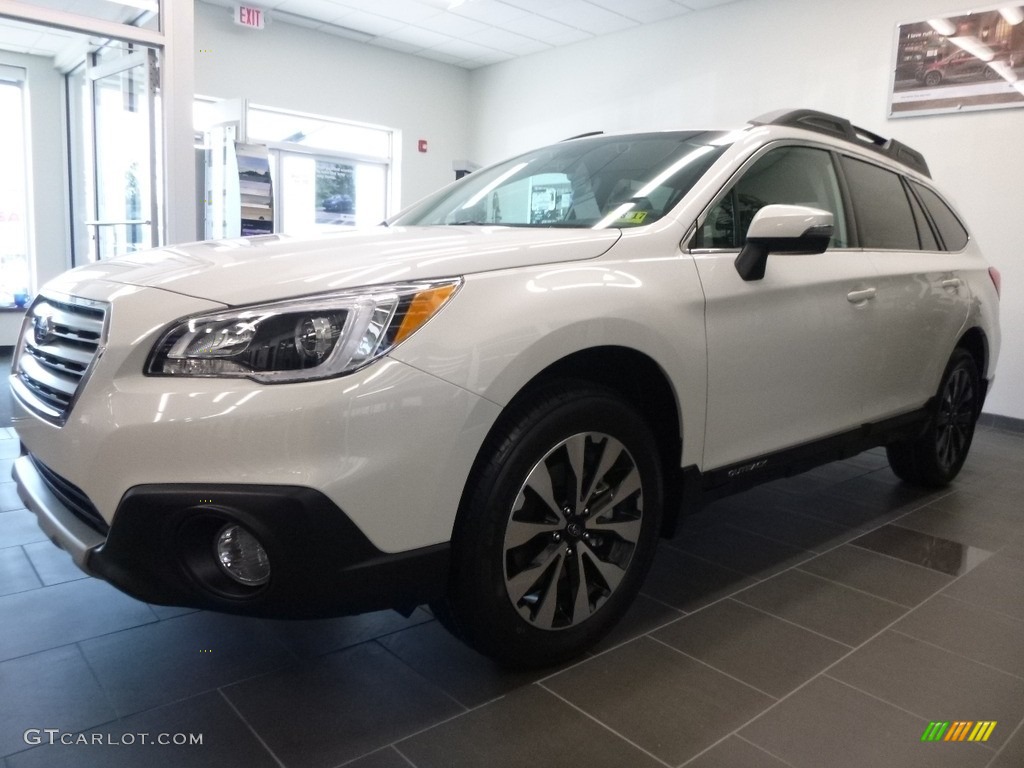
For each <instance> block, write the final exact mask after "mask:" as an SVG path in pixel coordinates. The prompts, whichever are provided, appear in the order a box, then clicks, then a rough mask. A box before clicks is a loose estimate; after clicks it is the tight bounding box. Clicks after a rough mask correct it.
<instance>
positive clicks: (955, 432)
mask: <svg viewBox="0 0 1024 768" xmlns="http://www.w3.org/2000/svg"><path fill="white" fill-rule="evenodd" d="M980 384H981V379H980V376H979V375H978V366H977V364H976V363H975V362H974V358H973V357H972V356H971V354H970V353H969V352H967V351H966V350H963V349H956V350H955V351H954V352H953V356H952V357H951V358H950V360H949V363H948V365H947V366H946V371H945V373H944V374H943V376H942V383H941V384H940V385H939V393H938V397H937V398H936V407H935V414H934V415H933V416H932V417H931V419H930V420H929V421H928V425H927V427H926V428H925V430H924V432H923V433H922V434H921V435H920V436H918V437H916V438H914V439H912V440H901V441H899V442H896V443H891V444H890V445H888V446H886V454H887V456H888V458H889V466H890V467H892V471H893V472H895V473H896V475H897V477H899V478H900V479H901V480H903V481H905V482H907V483H911V484H912V485H921V486H925V487H928V488H939V487H942V486H944V485H946V484H948V483H949V482H950V481H951V480H952V479H953V478H954V477H956V476H957V474H958V473H959V472H960V469H961V467H963V465H964V461H965V460H966V459H967V454H968V452H969V451H970V448H971V441H972V440H973V438H974V426H975V424H976V423H977V421H978V415H979V413H980V411H981V386H980Z"/></svg>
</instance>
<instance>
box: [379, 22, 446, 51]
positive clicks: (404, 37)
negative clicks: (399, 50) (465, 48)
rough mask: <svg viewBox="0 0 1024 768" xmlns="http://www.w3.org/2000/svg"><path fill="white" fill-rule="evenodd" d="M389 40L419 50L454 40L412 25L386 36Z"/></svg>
mask: <svg viewBox="0 0 1024 768" xmlns="http://www.w3.org/2000/svg"><path fill="white" fill-rule="evenodd" d="M387 37H388V39H389V40H398V41H399V42H401V43H408V44H409V45H415V46H419V47H420V48H436V47H437V46H439V45H441V43H447V42H448V41H450V40H453V39H454V38H452V37H449V36H448V35H442V34H439V33H437V32H433V31H432V30H429V29H422V28H421V27H414V26H412V25H409V26H406V27H402V28H401V29H397V30H395V31H394V32H392V33H391V34H389V35H388V36H387Z"/></svg>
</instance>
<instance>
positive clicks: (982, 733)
mask: <svg viewBox="0 0 1024 768" xmlns="http://www.w3.org/2000/svg"><path fill="white" fill-rule="evenodd" d="M995 727H996V721H995V720H979V721H977V722H973V721H971V720H954V721H953V722H949V721H948V720H947V721H945V722H931V723H928V727H927V728H925V729H924V733H922V734H921V741H988V737H989V736H991V735H992V731H993V730H995Z"/></svg>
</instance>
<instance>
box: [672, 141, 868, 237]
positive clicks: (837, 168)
mask: <svg viewBox="0 0 1024 768" xmlns="http://www.w3.org/2000/svg"><path fill="white" fill-rule="evenodd" d="M785 147H801V148H804V149H814V150H820V151H823V152H825V153H826V154H828V155H829V158H830V161H831V164H832V169H833V172H834V173H835V177H836V186H837V188H838V191H839V202H840V206H841V207H842V211H843V217H844V218H845V224H846V239H847V245H845V246H831V245H830V246H829V247H828V251H827V252H829V253H832V252H845V251H856V250H860V245H859V237H858V232H857V229H856V219H855V217H854V212H853V203H852V198H851V195H850V193H849V187H848V186H847V183H846V177H845V176H844V175H843V172H842V167H841V164H840V163H839V154H841V153H839V152H838V151H837V150H836V148H835V147H833V146H832V145H830V144H825V143H821V142H816V141H803V140H800V139H778V140H776V141H772V142H769V143H767V144H765V145H764V146H762V147H759V148H758V149H757V151H756V152H754V153H753V154H752V155H751V156H750V157H748V158H747V159H746V160H744V161H743V163H742V164H741V165H740V167H739V168H737V169H736V170H735V171H734V172H733V173H732V175H730V176H729V178H728V179H727V180H726V181H725V183H724V184H723V185H722V187H721V188H720V189H719V190H718V192H716V193H715V195H714V197H712V198H711V200H710V201H709V202H708V204H707V205H706V206H704V208H703V209H702V210H701V211H700V213H699V214H697V217H696V219H694V223H693V230H692V233H691V234H688V235H687V237H686V238H684V242H686V243H687V245H686V246H685V247H684V250H686V251H687V252H688V253H699V254H714V253H739V252H740V250H741V248H742V246H734V247H731V248H716V247H711V246H705V245H698V240H699V237H700V232H701V230H702V228H703V226H704V223H705V222H706V221H707V218H708V216H709V215H710V214H711V212H712V211H713V210H714V209H715V208H716V207H717V206H718V204H719V203H721V202H722V200H724V199H725V198H726V197H727V196H728V195H731V194H732V193H733V190H735V188H736V185H737V184H738V183H739V182H740V180H741V179H742V178H743V177H744V176H745V175H746V174H747V172H748V171H749V170H750V168H751V167H752V166H753V165H754V164H755V163H757V162H758V161H759V160H760V159H761V158H762V157H764V156H765V155H767V154H768V153H769V152H771V151H773V150H776V149H782V148H785ZM854 157H856V156H854Z"/></svg>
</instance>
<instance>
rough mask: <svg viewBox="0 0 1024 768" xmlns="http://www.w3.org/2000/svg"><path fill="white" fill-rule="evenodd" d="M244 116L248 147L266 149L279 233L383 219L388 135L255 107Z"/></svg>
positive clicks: (389, 148) (389, 153) (385, 131)
mask: <svg viewBox="0 0 1024 768" xmlns="http://www.w3.org/2000/svg"><path fill="white" fill-rule="evenodd" d="M246 117H247V120H246V134H247V136H248V141H249V143H251V144H253V143H255V144H266V145H267V147H268V148H269V154H270V160H271V163H272V174H273V175H274V178H275V179H276V184H277V186H278V189H277V192H276V201H277V206H276V207H277V211H276V213H275V216H277V217H279V218H280V222H281V223H280V225H279V226H280V231H283V232H289V233H301V232H309V231H317V230H333V229H337V228H338V227H339V226H352V225H360V226H371V225H374V224H379V223H380V222H381V221H383V220H384V219H385V218H386V217H387V212H388V189H389V183H390V174H391V162H392V145H393V137H392V131H390V130H388V129H386V128H380V127H376V126H366V125H360V124H356V123H349V122H344V121H341V120H334V119H330V118H327V117H321V116H317V115H307V114H301V113H296V112H287V111H283V110H277V109H272V108H269V107H262V106H255V105H250V106H249V108H248V110H247V112H246ZM275 171H276V172H275Z"/></svg>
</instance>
